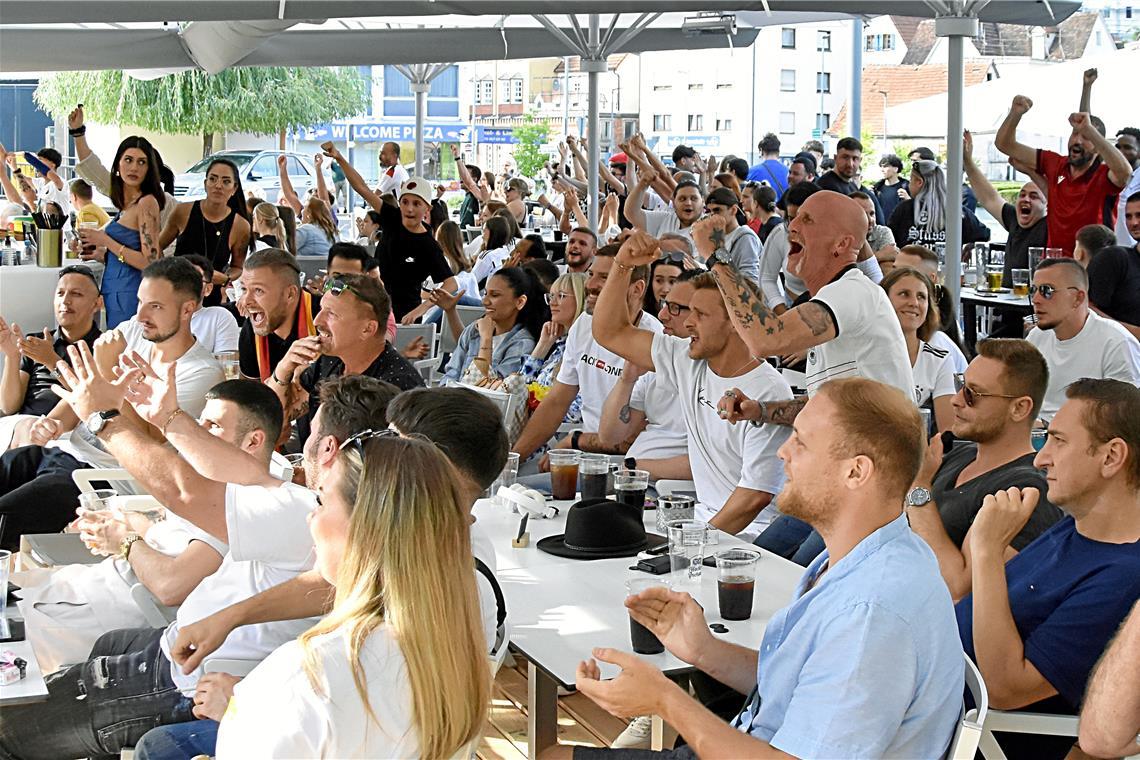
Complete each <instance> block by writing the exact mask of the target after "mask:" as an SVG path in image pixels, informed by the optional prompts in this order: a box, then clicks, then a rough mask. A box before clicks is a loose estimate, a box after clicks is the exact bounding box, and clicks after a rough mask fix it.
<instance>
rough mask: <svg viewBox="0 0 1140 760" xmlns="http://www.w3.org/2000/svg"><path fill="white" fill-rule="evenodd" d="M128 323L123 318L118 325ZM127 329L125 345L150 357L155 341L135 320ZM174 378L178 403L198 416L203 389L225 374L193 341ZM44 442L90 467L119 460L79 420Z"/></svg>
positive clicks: (117, 487)
mask: <svg viewBox="0 0 1140 760" xmlns="http://www.w3.org/2000/svg"><path fill="white" fill-rule="evenodd" d="M128 324H129V323H128V322H124V323H123V325H121V326H126V325H128ZM129 329H130V328H128V330H124V334H123V337H124V338H126V341H127V348H128V349H131V350H134V351H137V352H138V353H139V355H140V356H142V358H143V359H145V360H147V361H150V359H151V353H152V352H153V351H154V343H152V342H150V341H149V340H146V339H145V338H143V337H142V328H140V327H138V323H135V330H137V331H138V333H137V336H135V337H134V339H133V340H132V337H129V336H128V331H129ZM174 379H175V382H176V383H177V384H178V406H180V407H181V408H182V409H184V410H186V413H187V414H189V415H190V416H191V417H194V418H197V417H198V415H199V414H201V413H202V408H203V407H205V406H206V391H208V390H210V389H211V388H213V387H214V386H215V385H217V384H218V383H220V382H222V380H224V379H225V377H224V376H223V375H222V366H221V365H220V364H218V360H217V359H215V358H214V355H213V354H212V353H210V352H209V351H207V350H206V349H205V348H203V347H202V344H201V343H198V342H197V341H195V343H194V345H192V346H191V347H190V348H189V349H188V350H187V351H186V353H184V354H182V356H181V357H180V358H179V359H178V361H177V362H175V368H174ZM47 445H48V447H49V448H50V447H57V448H59V449H60V450H62V451H63V452H64V453H67V454H70V455H71V456H73V457H75V458H76V459H78V460H79V461H80V462H84V463H86V464H89V465H91V466H92V467H118V466H119V462H118V460H117V459H115V457H113V456H111V454H110V453H109V452H108V451H107V450H106V449H105V448H104V447H103V444H102V442H100V441H99V439H98V438H96V437H95V436H94V435H92V434H91V432H90V431H88V429H87V424H86V423H84V422H80V423H79V425H77V426H76V427H75V429H74V430H72V431H71V433H70V434H68V435H67V436H64V437H63V438H60V439H59V440H57V441H52V442H50V443H48V444H47ZM112 486H113V487H114V488H115V490H117V491H118V492H119V493H121V494H127V493H134V489H133V488H132V487H130V486H129V485H126V484H119V483H114V484H112Z"/></svg>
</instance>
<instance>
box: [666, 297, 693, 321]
mask: <svg viewBox="0 0 1140 760" xmlns="http://www.w3.org/2000/svg"><path fill="white" fill-rule="evenodd" d="M661 305H662V306H664V307H665V308H666V309H668V310H669V313H670V314H672V315H673V316H674V317H679V316H681V312H685V311H692V309H690V308H689V307H688V306H682V305H681V304H679V303H672V302H670V301H662V302H661Z"/></svg>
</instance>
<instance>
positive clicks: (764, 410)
mask: <svg viewBox="0 0 1140 760" xmlns="http://www.w3.org/2000/svg"><path fill="white" fill-rule="evenodd" d="M756 403H757V404H759V405H760V419H758V420H748V424H750V425H751V426H752V427H760V426H761V425H763V424H764V418H765V417H767V416H768V407H767V405H766V404H765V403H764V402H763V401H757V402H756Z"/></svg>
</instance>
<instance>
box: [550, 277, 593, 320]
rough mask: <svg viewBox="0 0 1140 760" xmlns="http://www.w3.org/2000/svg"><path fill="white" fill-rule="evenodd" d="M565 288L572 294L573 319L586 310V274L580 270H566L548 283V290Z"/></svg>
mask: <svg viewBox="0 0 1140 760" xmlns="http://www.w3.org/2000/svg"><path fill="white" fill-rule="evenodd" d="M556 290H567V291H569V292H570V293H572V294H573V296H574V319H575V320H577V319H578V317H580V316H582V312H584V311H585V310H586V275H585V274H583V273H582V272H567V273H566V274H564V275H560V276H559V277H558V279H557V280H555V281H554V282H552V283H551V284H550V292H551V293H553V292H554V291H556Z"/></svg>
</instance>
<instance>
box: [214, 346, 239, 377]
mask: <svg viewBox="0 0 1140 760" xmlns="http://www.w3.org/2000/svg"><path fill="white" fill-rule="evenodd" d="M214 358H215V359H217V360H218V364H221V365H222V375H223V376H225V378H226V379H227V380H240V379H241V358H240V356H239V355H238V352H237V351H219V352H218V353H216V354H214Z"/></svg>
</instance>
